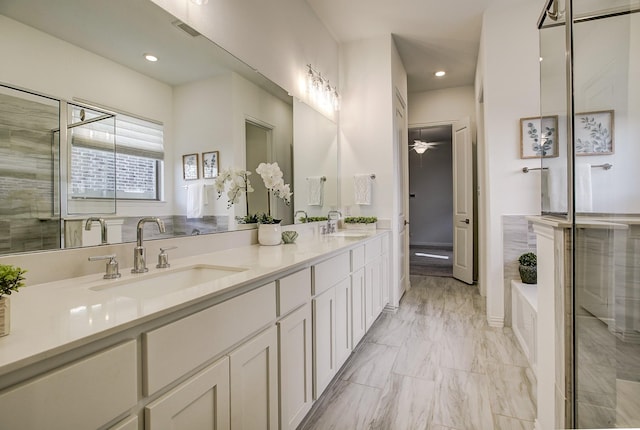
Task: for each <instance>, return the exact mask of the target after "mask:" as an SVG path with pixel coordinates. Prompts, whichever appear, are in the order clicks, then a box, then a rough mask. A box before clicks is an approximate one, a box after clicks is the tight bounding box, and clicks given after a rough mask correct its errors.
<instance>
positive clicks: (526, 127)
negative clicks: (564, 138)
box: [520, 115, 558, 158]
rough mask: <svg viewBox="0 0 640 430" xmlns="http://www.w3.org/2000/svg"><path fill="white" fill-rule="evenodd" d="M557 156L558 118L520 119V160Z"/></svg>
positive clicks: (554, 116) (555, 116)
mask: <svg viewBox="0 0 640 430" xmlns="http://www.w3.org/2000/svg"><path fill="white" fill-rule="evenodd" d="M557 156H558V116H557V115H553V116H543V117H539V116H538V117H531V118H520V158H551V157H557Z"/></svg>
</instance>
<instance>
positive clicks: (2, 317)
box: [0, 264, 26, 336]
mask: <svg viewBox="0 0 640 430" xmlns="http://www.w3.org/2000/svg"><path fill="white" fill-rule="evenodd" d="M25 272H26V270H23V269H21V268H20V267H16V266H10V265H6V264H0V336H6V335H8V334H9V330H10V327H11V316H10V312H9V310H10V308H9V297H7V296H10V295H11V293H14V292H17V291H18V289H19V288H21V287H24V282H23V281H24V276H23V275H24V274H25Z"/></svg>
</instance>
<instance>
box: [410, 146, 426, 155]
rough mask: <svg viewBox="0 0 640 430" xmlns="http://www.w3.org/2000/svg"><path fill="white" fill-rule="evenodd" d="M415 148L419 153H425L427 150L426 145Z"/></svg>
mask: <svg viewBox="0 0 640 430" xmlns="http://www.w3.org/2000/svg"><path fill="white" fill-rule="evenodd" d="M413 149H415V151H416V152H417V153H418V154H424V153H425V152H426V151H427V148H426V147H424V146H416V147H414V148H413Z"/></svg>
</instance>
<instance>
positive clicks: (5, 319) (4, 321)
mask: <svg viewBox="0 0 640 430" xmlns="http://www.w3.org/2000/svg"><path fill="white" fill-rule="evenodd" d="M10 309H11V308H10V307H9V298H8V297H2V298H0V336H6V335H8V334H9V332H10V329H11V312H9V311H10Z"/></svg>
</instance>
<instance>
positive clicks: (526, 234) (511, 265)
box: [502, 215, 536, 327]
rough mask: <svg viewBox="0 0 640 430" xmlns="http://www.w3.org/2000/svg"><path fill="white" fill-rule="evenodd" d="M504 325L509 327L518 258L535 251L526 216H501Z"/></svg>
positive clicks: (530, 226)
mask: <svg viewBox="0 0 640 430" xmlns="http://www.w3.org/2000/svg"><path fill="white" fill-rule="evenodd" d="M502 247H503V248H502V249H503V272H504V280H503V281H504V324H505V325H506V326H507V327H511V317H512V315H511V281H512V280H514V279H515V280H519V279H520V274H519V273H518V265H519V264H518V257H520V256H521V255H522V254H524V253H525V252H535V251H536V235H535V233H534V231H533V224H532V223H531V221H529V220H528V219H527V215H503V217H502Z"/></svg>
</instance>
